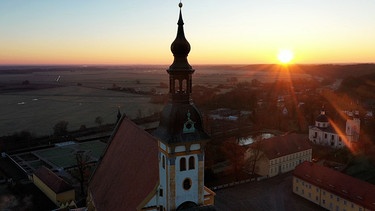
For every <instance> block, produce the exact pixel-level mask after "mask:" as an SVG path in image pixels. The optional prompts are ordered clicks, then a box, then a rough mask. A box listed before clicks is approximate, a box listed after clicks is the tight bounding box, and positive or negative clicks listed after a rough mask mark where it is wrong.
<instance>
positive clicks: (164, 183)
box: [153, 3, 209, 210]
mask: <svg viewBox="0 0 375 211" xmlns="http://www.w3.org/2000/svg"><path fill="white" fill-rule="evenodd" d="M179 7H180V14H179V20H178V30H177V36H176V39H175V40H174V41H173V43H172V45H171V51H172V53H173V56H174V61H173V63H172V65H171V66H170V67H169V69H168V70H167V72H168V74H169V102H168V104H167V105H166V106H165V107H164V109H163V111H162V113H161V118H160V123H159V127H158V128H157V129H156V130H155V131H154V133H153V136H154V137H156V138H157V140H158V147H159V179H160V184H159V188H158V192H159V194H158V204H159V205H161V206H163V209H165V210H180V209H186V208H190V207H196V206H201V205H203V204H204V192H205V189H204V145H205V143H206V142H207V141H208V140H209V136H208V135H207V133H206V132H205V131H204V129H203V124H202V117H201V114H200V112H199V110H198V109H197V108H196V107H195V105H194V104H193V102H192V99H191V93H192V74H193V73H194V69H192V67H191V66H190V64H189V62H188V60H187V57H188V54H189V52H190V44H189V42H188V41H187V40H186V38H185V34H184V28H183V25H184V22H183V20H182V13H181V7H182V3H180V4H179Z"/></svg>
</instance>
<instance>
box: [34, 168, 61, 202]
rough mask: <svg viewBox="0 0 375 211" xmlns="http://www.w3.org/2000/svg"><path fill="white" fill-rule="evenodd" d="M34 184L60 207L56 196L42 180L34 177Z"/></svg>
mask: <svg viewBox="0 0 375 211" xmlns="http://www.w3.org/2000/svg"><path fill="white" fill-rule="evenodd" d="M33 181H34V184H35V185H36V186H37V187H38V188H39V189H40V190H41V191H42V192H43V193H44V194H45V195H46V196H47V197H48V198H49V199H51V201H53V203H55V204H56V205H59V204H58V203H57V201H56V194H55V192H53V191H52V190H51V189H50V188H49V187H48V186H47V185H46V184H44V182H43V181H42V180H40V179H39V178H38V177H37V176H35V175H33Z"/></svg>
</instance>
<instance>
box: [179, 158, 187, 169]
mask: <svg viewBox="0 0 375 211" xmlns="http://www.w3.org/2000/svg"><path fill="white" fill-rule="evenodd" d="M180 171H186V158H181V159H180Z"/></svg>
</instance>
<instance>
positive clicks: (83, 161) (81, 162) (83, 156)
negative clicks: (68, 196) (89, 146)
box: [72, 151, 91, 196]
mask: <svg viewBox="0 0 375 211" xmlns="http://www.w3.org/2000/svg"><path fill="white" fill-rule="evenodd" d="M75 158H76V162H77V169H76V171H73V172H72V176H73V177H74V178H76V179H77V180H78V181H79V183H80V186H81V196H85V195H86V192H85V189H86V187H85V186H86V182H87V181H88V178H89V176H90V166H89V162H90V159H91V157H90V155H89V154H88V153H86V152H85V151H78V152H77V153H76V154H75Z"/></svg>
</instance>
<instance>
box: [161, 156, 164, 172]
mask: <svg viewBox="0 0 375 211" xmlns="http://www.w3.org/2000/svg"><path fill="white" fill-rule="evenodd" d="M161 160H162V161H161V162H162V166H163V169H165V156H164V155H163V156H162V159H161Z"/></svg>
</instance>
